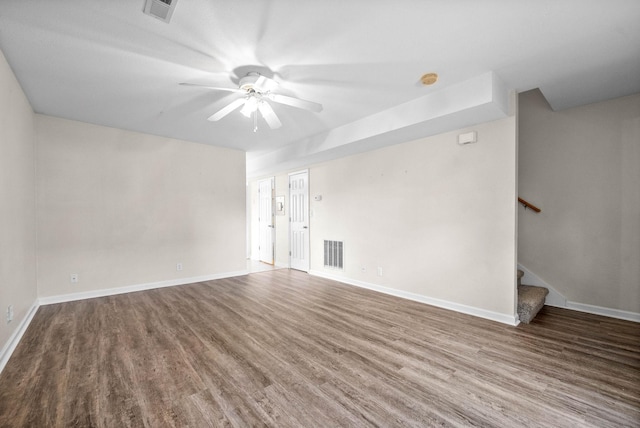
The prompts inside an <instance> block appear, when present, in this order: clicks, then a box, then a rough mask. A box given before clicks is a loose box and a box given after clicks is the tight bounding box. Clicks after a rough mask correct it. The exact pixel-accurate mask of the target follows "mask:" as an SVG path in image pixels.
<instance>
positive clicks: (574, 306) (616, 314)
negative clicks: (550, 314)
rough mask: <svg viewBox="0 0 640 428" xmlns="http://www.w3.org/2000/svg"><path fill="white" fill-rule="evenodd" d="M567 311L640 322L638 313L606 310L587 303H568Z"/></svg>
mask: <svg viewBox="0 0 640 428" xmlns="http://www.w3.org/2000/svg"><path fill="white" fill-rule="evenodd" d="M566 308H567V309H571V310H574V311H579V312H586V313H589V314H594V315H602V316H604V317H610V318H617V319H621V320H626V321H635V322H640V314H639V313H637V312H629V311H622V310H620V309H611V308H604V307H602V306H595V305H587V304H585V303H578V302H571V301H568V302H567V306H566Z"/></svg>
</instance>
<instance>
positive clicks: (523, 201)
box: [518, 198, 542, 213]
mask: <svg viewBox="0 0 640 428" xmlns="http://www.w3.org/2000/svg"><path fill="white" fill-rule="evenodd" d="M518 202H520V203H521V204H522V205H524V209H525V210H526V209H527V208H531V209H532V210H533V211H535V212H537V213H539V212H540V211H542V210H541V209H540V208H538V207H536V206H535V205H533V204H532V203H530V202H527V201H525V200H524V199H522V198H518Z"/></svg>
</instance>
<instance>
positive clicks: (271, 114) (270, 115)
mask: <svg viewBox="0 0 640 428" xmlns="http://www.w3.org/2000/svg"><path fill="white" fill-rule="evenodd" d="M258 110H260V113H262V117H264V120H265V121H266V122H267V125H269V128H271V129H278V128H280V127H281V126H282V122H280V119H278V116H277V115H276V112H275V111H273V109H272V108H271V106H270V105H269V103H268V102H266V101H262V102H261V103H260V104H258Z"/></svg>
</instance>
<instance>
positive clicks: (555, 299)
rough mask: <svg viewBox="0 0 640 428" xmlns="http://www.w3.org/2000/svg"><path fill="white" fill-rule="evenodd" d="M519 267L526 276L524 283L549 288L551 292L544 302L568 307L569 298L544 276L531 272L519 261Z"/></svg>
mask: <svg viewBox="0 0 640 428" xmlns="http://www.w3.org/2000/svg"><path fill="white" fill-rule="evenodd" d="M518 269H520V270H521V271H523V272H524V276H523V277H522V279H521V283H522V284H526V285H535V286H537V287H544V288H546V289H547V290H549V294H547V297H546V298H545V299H544V304H545V305H547V306H555V307H556V308H566V307H567V298H566V297H564V295H563V294H562V293H560V292H559V291H558V290H556V289H555V288H553V287H552V286H550V285H549V284H547V283H546V282H545V281H544V280H543V279H542V278H540V277H539V276H538V275H536V274H535V273H533V272H531V271H530V270H529V269H527V268H526V267H525V266H523V265H521V264H520V263H518Z"/></svg>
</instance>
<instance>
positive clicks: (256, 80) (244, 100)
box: [180, 71, 322, 132]
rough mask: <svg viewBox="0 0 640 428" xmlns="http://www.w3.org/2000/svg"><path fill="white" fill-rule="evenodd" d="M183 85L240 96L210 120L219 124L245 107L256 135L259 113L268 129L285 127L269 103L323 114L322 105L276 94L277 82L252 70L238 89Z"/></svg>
mask: <svg viewBox="0 0 640 428" xmlns="http://www.w3.org/2000/svg"><path fill="white" fill-rule="evenodd" d="M180 84H181V85H185V86H199V87H203V88H207V89H213V90H217V91H227V92H235V93H238V94H241V95H242V97H241V98H238V99H236V100H234V101H232V102H231V103H230V104H228V105H226V106H225V107H223V108H221V109H220V110H218V111H217V112H215V113H214V114H212V115H211V116H209V118H208V119H207V120H210V121H212V122H217V121H218V120H220V119H222V118H223V117H225V116H227V115H228V114H230V113H231V112H233V111H234V110H236V109H238V108H240V107H242V109H241V110H240V113H242V115H243V116H245V117H252V118H253V132H256V131H257V130H258V112H260V114H261V115H262V117H263V118H264V120H265V122H267V125H269V128H271V129H277V128H280V127H281V126H282V122H280V119H279V118H278V116H277V115H276V113H275V111H273V108H272V107H271V105H270V104H269V101H273V102H274V103H279V104H285V105H288V106H291V107H296V108H300V109H304V110H309V111H313V112H316V113H319V112H321V111H322V104H318V103H314V102H312V101H307V100H303V99H300V98H295V97H290V96H287V95H282V94H276V93H274V92H273V90H274V89H276V88H277V87H278V82H276V81H275V80H273V79H270V78H268V77H266V76H263V75H261V74H260V73H258V72H255V71H251V72H249V73H247V75H246V76H244V77H243V78H241V79H240V81H239V84H238V88H220V87H215V86H208V85H200V84H197V83H180Z"/></svg>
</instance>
